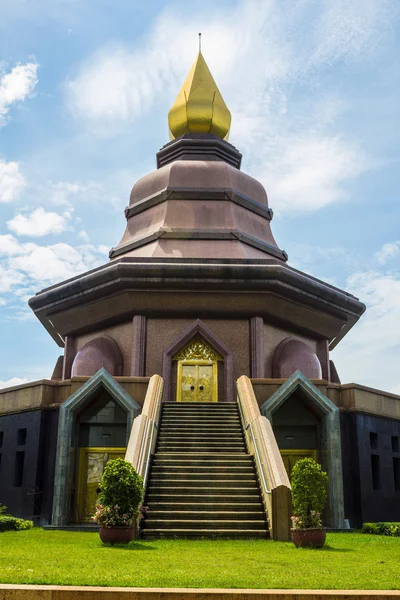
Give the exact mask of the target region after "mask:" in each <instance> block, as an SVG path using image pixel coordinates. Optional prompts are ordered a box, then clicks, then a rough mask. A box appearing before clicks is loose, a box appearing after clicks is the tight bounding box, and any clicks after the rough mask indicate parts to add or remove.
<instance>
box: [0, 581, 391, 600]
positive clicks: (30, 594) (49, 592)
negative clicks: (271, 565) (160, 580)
mask: <svg viewBox="0 0 400 600" xmlns="http://www.w3.org/2000/svg"><path fill="white" fill-rule="evenodd" d="M0 597H1V598H2V600H82V599H83V600H349V599H351V600H375V599H376V600H399V598H400V591H398V590H259V589H258V590H257V589H255V590H254V589H253V590H252V589H216V588H129V587H126V588H121V587H94V586H61V585H13V584H0Z"/></svg>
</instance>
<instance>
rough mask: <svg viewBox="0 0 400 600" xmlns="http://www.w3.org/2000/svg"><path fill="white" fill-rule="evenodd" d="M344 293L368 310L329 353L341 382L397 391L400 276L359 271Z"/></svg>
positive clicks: (399, 335)
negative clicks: (357, 298) (365, 306)
mask: <svg viewBox="0 0 400 600" xmlns="http://www.w3.org/2000/svg"><path fill="white" fill-rule="evenodd" d="M346 290H347V291H349V292H350V293H352V294H354V295H355V296H357V297H359V298H360V299H361V301H362V302H364V303H365V304H366V305H367V310H366V312H365V313H364V315H363V316H362V317H361V319H360V321H359V322H358V323H357V325H355V326H354V327H353V329H352V330H351V331H350V332H349V333H348V334H347V336H346V337H345V338H344V339H343V340H342V341H341V342H340V344H339V345H338V346H337V348H335V350H334V351H333V353H332V358H333V360H334V361H335V364H336V367H337V369H338V373H339V376H340V378H341V380H342V382H343V383H347V382H350V381H352V382H354V381H355V382H357V383H361V384H364V385H370V386H371V387H378V388H379V387H380V388H382V387H384V389H387V390H398V389H400V371H399V367H398V362H399V350H400V303H399V301H398V299H399V297H400V273H399V272H389V273H379V272H377V271H360V272H357V273H354V274H353V275H352V276H351V277H349V278H348V280H347V284H346ZM382 382H384V385H383V384H382Z"/></svg>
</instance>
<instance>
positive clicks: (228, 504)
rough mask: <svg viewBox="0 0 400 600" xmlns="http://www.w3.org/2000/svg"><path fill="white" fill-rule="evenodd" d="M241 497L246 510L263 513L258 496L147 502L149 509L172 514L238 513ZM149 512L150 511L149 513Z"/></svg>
mask: <svg viewBox="0 0 400 600" xmlns="http://www.w3.org/2000/svg"><path fill="white" fill-rule="evenodd" d="M211 497H212V498H215V496H211ZM243 498H246V510H249V511H252V512H253V513H255V512H261V513H262V514H263V515H264V508H263V505H262V503H261V501H260V499H259V498H257V497H253V496H245V497H243V496H239V497H238V498H236V501H235V499H229V500H218V501H217V502H210V501H208V500H207V501H205V502H202V501H197V500H196V499H194V500H191V501H187V502H180V501H179V502H176V500H174V501H173V502H169V501H164V500H162V501H161V502H158V501H151V502H148V503H147V506H148V508H149V511H150V510H151V511H153V510H154V511H160V512H162V511H167V513H168V514H172V513H173V512H174V511H175V510H176V511H189V512H195V513H198V512H210V511H211V512H216V511H217V512H220V511H228V512H231V513H235V514H237V513H239V512H241V508H242V507H241V502H242V501H243ZM149 514H150V513H149Z"/></svg>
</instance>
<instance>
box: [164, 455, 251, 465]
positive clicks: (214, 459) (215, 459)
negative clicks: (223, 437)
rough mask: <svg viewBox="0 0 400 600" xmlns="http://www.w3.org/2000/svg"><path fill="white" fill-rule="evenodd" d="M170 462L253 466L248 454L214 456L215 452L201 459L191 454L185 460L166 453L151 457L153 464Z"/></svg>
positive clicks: (202, 456)
mask: <svg viewBox="0 0 400 600" xmlns="http://www.w3.org/2000/svg"><path fill="white" fill-rule="evenodd" d="M169 462H172V463H173V464H175V465H177V464H185V465H188V464H193V465H196V464H199V465H204V466H206V465H211V464H213V465H216V466H223V465H225V464H228V465H249V464H253V459H252V457H251V456H250V455H249V454H243V453H242V452H240V453H239V452H229V453H227V452H225V453H224V452H221V453H219V454H215V452H209V453H204V454H202V455H201V457H198V455H197V452H193V453H192V454H190V453H187V454H186V455H185V458H181V459H180V458H177V457H176V455H175V454H170V453H168V452H157V453H156V454H154V457H153V464H154V465H157V464H163V465H165V464H168V463H169Z"/></svg>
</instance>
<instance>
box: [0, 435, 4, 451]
mask: <svg viewBox="0 0 400 600" xmlns="http://www.w3.org/2000/svg"><path fill="white" fill-rule="evenodd" d="M3 440H4V431H0V448H2V447H3Z"/></svg>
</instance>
